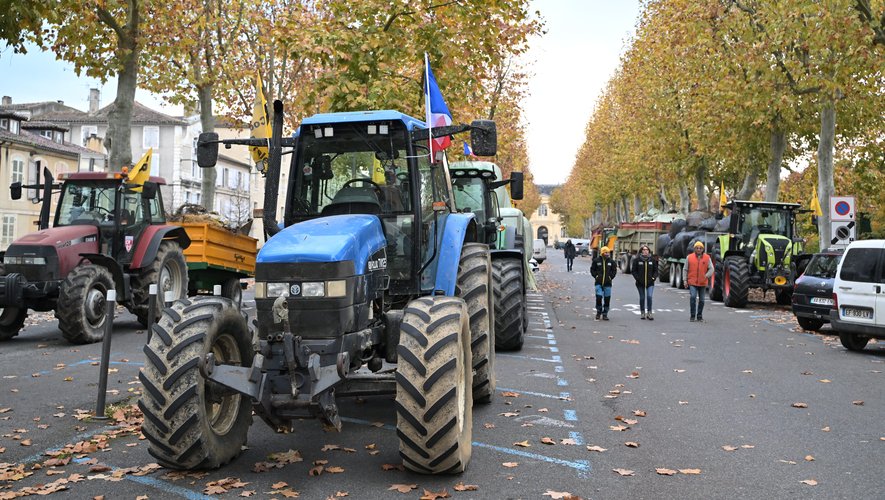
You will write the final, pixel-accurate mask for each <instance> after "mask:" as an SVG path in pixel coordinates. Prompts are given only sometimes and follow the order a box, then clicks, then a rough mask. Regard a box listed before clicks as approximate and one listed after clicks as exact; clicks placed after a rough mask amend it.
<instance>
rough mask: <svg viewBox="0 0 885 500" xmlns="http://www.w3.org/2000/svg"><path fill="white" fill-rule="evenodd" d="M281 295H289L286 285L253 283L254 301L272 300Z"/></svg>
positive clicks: (262, 282)
mask: <svg viewBox="0 0 885 500" xmlns="http://www.w3.org/2000/svg"><path fill="white" fill-rule="evenodd" d="M281 295H284V296H288V295H289V284H288V283H267V282H264V281H257V282H255V298H256V299H272V298H276V297H279V296H281Z"/></svg>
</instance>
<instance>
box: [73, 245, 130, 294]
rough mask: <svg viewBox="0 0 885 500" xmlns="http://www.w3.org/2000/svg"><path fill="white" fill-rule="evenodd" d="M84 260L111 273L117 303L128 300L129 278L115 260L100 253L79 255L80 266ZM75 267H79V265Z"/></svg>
mask: <svg viewBox="0 0 885 500" xmlns="http://www.w3.org/2000/svg"><path fill="white" fill-rule="evenodd" d="M84 260H88V261H89V262H91V263H92V264H95V265H96V266H101V267H104V268H105V269H107V270H108V271H110V272H111V276H113V277H114V289H115V290H117V303H123V302H125V301H127V300H129V298H130V293H131V287H130V286H129V277H128V276H127V275H126V274H125V273H124V272H123V268H122V267H121V266H120V263H119V262H117V259H114V258H112V257H108V256H107V255H102V254H100V253H81V254H80V263H81V264H82V263H83V261H84ZM77 265H78V266H79V265H80V264H77ZM75 267H76V266H75Z"/></svg>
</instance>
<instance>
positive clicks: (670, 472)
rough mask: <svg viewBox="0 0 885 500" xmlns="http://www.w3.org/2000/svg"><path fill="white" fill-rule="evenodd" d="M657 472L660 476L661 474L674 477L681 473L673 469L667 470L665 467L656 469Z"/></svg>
mask: <svg viewBox="0 0 885 500" xmlns="http://www.w3.org/2000/svg"><path fill="white" fill-rule="evenodd" d="M655 472H657V473H658V474H660V475H662V476H673V475H675V474H676V473H677V472H679V471H675V470H673V469H665V468H663V467H657V468H655Z"/></svg>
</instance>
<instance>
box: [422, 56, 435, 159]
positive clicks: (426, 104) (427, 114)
mask: <svg viewBox="0 0 885 500" xmlns="http://www.w3.org/2000/svg"><path fill="white" fill-rule="evenodd" d="M424 119H425V120H427V136H428V139H427V147H428V148H429V149H430V163H434V161H435V160H436V159H435V158H434V157H433V123H432V122H431V120H430V58H429V57H428V56H427V52H425V53H424Z"/></svg>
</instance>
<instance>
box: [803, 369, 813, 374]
mask: <svg viewBox="0 0 885 500" xmlns="http://www.w3.org/2000/svg"><path fill="white" fill-rule="evenodd" d="M802 375H814V372H813V371H809V370H805V371H804V372H802Z"/></svg>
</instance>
